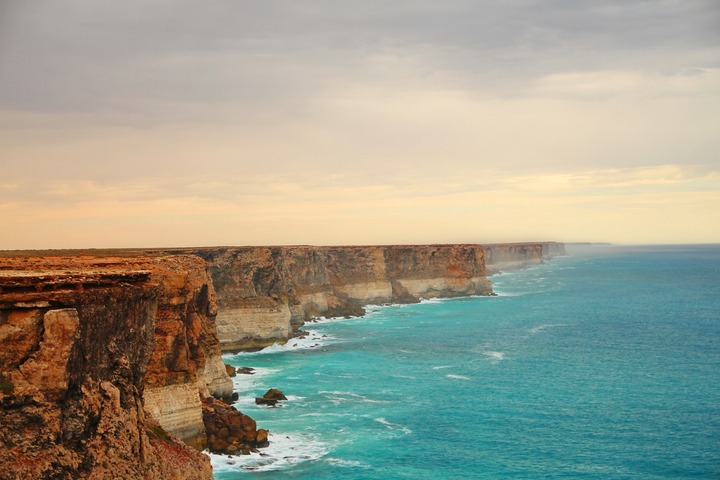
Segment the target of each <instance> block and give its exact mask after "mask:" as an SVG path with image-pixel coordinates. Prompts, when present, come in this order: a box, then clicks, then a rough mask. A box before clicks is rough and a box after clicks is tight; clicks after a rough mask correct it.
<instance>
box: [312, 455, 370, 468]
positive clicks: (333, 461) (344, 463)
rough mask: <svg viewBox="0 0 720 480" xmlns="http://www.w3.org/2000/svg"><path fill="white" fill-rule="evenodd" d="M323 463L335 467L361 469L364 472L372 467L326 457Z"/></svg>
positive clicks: (361, 463) (352, 461)
mask: <svg viewBox="0 0 720 480" xmlns="http://www.w3.org/2000/svg"><path fill="white" fill-rule="evenodd" d="M323 461H324V462H327V463H329V464H330V465H333V466H336V467H348V468H362V469H364V470H367V469H369V468H372V465H369V464H367V463H364V462H359V461H357V460H344V459H342V458H335V457H326V458H324V459H323Z"/></svg>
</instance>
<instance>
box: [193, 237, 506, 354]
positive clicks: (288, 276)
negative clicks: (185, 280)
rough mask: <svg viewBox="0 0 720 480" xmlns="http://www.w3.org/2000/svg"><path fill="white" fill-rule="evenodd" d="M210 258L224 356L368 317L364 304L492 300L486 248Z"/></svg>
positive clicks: (285, 251) (279, 250) (267, 250)
mask: <svg viewBox="0 0 720 480" xmlns="http://www.w3.org/2000/svg"><path fill="white" fill-rule="evenodd" d="M183 252H185V253H194V254H197V255H199V256H201V257H202V258H204V259H205V260H206V261H207V262H208V265H209V268H210V273H211V275H212V279H213V283H214V285H215V289H216V291H217V295H218V315H217V318H216V324H217V330H218V337H219V339H220V344H221V347H222V348H223V349H224V350H243V349H253V348H261V347H264V346H267V345H271V344H273V343H275V342H283V341H286V340H287V339H288V338H290V337H291V336H292V334H293V332H294V331H295V330H296V329H297V328H298V327H299V326H301V325H302V324H303V322H304V321H306V320H308V319H309V318H311V317H317V316H349V315H362V314H363V313H364V309H363V308H362V307H363V306H364V305H368V304H382V303H390V302H392V303H407V302H417V301H419V300H420V299H423V298H433V297H453V296H461V295H487V294H490V293H491V292H492V288H491V285H490V283H489V282H488V281H487V279H486V276H485V263H484V250H483V248H482V246H480V245H413V246H387V247H386V246H366V247H355V246H350V247H313V246H293V247H227V248H208V249H193V250H190V249H188V250H183Z"/></svg>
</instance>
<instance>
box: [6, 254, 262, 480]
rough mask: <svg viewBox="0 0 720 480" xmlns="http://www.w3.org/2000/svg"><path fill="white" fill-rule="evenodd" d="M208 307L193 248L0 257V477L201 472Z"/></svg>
mask: <svg viewBox="0 0 720 480" xmlns="http://www.w3.org/2000/svg"><path fill="white" fill-rule="evenodd" d="M215 309H216V303H215V295H214V290H213V288H212V282H211V281H210V277H209V275H208V272H207V267H206V265H205V263H204V262H203V261H202V260H201V259H199V258H197V257H194V256H182V255H179V256H172V257H159V258H149V257H142V258H140V257H138V258H132V257H94V256H86V255H74V256H72V257H62V256H55V257H45V258H40V257H27V256H25V257H19V258H0V343H1V344H2V345H3V349H2V351H1V352H0V375H2V379H1V380H0V385H1V388H0V405H1V406H2V410H0V417H1V419H2V422H1V424H2V425H3V428H2V429H0V444H1V445H2V448H0V464H2V465H3V467H4V468H5V471H4V472H3V473H2V475H0V477H2V478H131V479H134V478H137V479H140V478H164V479H167V478H170V479H172V478H187V479H194V478H197V479H209V478H212V472H211V468H210V464H209V461H208V458H207V457H206V456H205V455H202V454H200V453H198V452H197V450H195V449H193V448H189V447H188V446H187V445H186V444H189V445H192V446H194V447H196V448H203V447H204V446H205V445H206V442H207V438H206V427H205V424H204V416H203V413H204V408H203V404H204V403H207V402H206V399H207V397H209V396H210V395H215V396H217V397H225V396H228V395H229V394H231V393H232V383H231V381H230V378H229V377H228V375H227V372H226V371H225V368H224V365H223V363H222V359H221V357H220V350H219V343H218V340H217V334H216V331H215V326H214V322H213V320H214V314H215ZM205 409H206V410H207V408H205ZM210 409H211V410H212V408H210ZM228 415H229V416H230V417H232V416H233V415H234V416H236V417H241V414H240V413H239V412H237V411H232V412H230V413H228ZM228 418H229V417H228ZM252 426H253V427H254V422H253V424H252ZM181 440H182V441H181ZM183 442H184V443H183Z"/></svg>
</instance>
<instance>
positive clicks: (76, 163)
mask: <svg viewBox="0 0 720 480" xmlns="http://www.w3.org/2000/svg"><path fill="white" fill-rule="evenodd" d="M0 222H1V223H0V225H2V229H0V249H2V248H5V249H20V248H65V247H78V248H82V247H122V246H200V245H261V244H265V245H267V244H388V243H454V242H479V243H482V242H498V241H525V240H528V241H529V240H560V241H609V242H617V243H682V242H720V2H718V1H716V0H707V1H703V0H618V1H614V0H612V1H610V0H608V1H589V0H584V1H578V0H546V1H541V0H505V1H501V0H495V1H487V0H477V1H470V0H443V1H440V0H436V1H429V0H423V1H403V0H396V1H392V2H389V1H372V0H364V1H338V0H327V1H298V0H286V1H272V0H262V1H244V0H238V1H229V0H227V1H195V0H186V1H178V0H173V1H169V0H165V1H160V0H158V1H134V0H124V1H121V2H97V1H93V0H85V1H65V2H57V1H50V0H47V1H34V0H24V1H21V0H0Z"/></svg>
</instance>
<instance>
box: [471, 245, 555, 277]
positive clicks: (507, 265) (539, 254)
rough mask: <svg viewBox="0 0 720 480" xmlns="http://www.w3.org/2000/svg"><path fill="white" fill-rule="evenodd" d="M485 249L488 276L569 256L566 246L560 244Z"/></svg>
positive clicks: (504, 246)
mask: <svg viewBox="0 0 720 480" xmlns="http://www.w3.org/2000/svg"><path fill="white" fill-rule="evenodd" d="M484 248H485V268H486V272H487V274H488V275H495V274H497V273H499V272H500V271H502V270H514V269H518V268H525V267H529V266H532V265H539V264H542V263H543V262H544V261H545V260H549V259H551V258H553V257H557V256H562V255H567V253H566V252H565V244H563V243H558V242H536V243H493V244H486V245H484Z"/></svg>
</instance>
